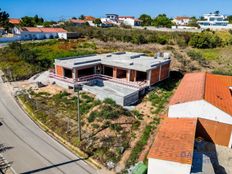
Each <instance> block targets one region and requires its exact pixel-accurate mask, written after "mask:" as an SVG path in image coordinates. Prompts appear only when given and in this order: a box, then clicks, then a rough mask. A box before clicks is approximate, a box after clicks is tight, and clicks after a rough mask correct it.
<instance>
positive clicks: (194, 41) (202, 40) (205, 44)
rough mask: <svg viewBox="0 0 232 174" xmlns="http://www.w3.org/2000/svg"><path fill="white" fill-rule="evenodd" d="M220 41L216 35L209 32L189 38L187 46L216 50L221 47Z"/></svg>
mask: <svg viewBox="0 0 232 174" xmlns="http://www.w3.org/2000/svg"><path fill="white" fill-rule="evenodd" d="M221 44H222V40H221V38H219V37H218V36H217V35H216V34H214V33H213V32H210V31H204V32H202V33H197V34H195V35H194V36H193V37H191V39H190V41H189V45H191V46H192V47H194V48H203V49H205V48H216V47H219V46H221Z"/></svg>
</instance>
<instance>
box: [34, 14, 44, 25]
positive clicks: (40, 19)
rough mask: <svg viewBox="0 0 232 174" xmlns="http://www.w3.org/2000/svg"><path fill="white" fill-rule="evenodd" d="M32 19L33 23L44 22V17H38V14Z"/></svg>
mask: <svg viewBox="0 0 232 174" xmlns="http://www.w3.org/2000/svg"><path fill="white" fill-rule="evenodd" d="M33 20H34V22H35V24H37V25H42V24H43V23H44V19H43V18H39V17H38V15H35V16H34V19H33Z"/></svg>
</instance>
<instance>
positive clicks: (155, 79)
mask: <svg viewBox="0 0 232 174" xmlns="http://www.w3.org/2000/svg"><path fill="white" fill-rule="evenodd" d="M159 72H160V68H156V69H153V70H152V71H151V80H150V85H153V84H155V83H157V82H159Z"/></svg>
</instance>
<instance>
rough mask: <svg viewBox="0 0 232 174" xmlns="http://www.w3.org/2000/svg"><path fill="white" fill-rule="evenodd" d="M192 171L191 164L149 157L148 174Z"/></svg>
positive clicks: (187, 172)
mask: <svg viewBox="0 0 232 174" xmlns="http://www.w3.org/2000/svg"><path fill="white" fill-rule="evenodd" d="M190 171H191V165H190V164H181V163H177V162H171V161H164V160H158V159H153V158H149V159H148V174H190Z"/></svg>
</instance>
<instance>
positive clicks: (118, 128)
mask: <svg viewBox="0 0 232 174" xmlns="http://www.w3.org/2000/svg"><path fill="white" fill-rule="evenodd" d="M110 129H112V130H115V131H117V132H119V131H121V130H122V127H121V125H120V124H111V125H110Z"/></svg>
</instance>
